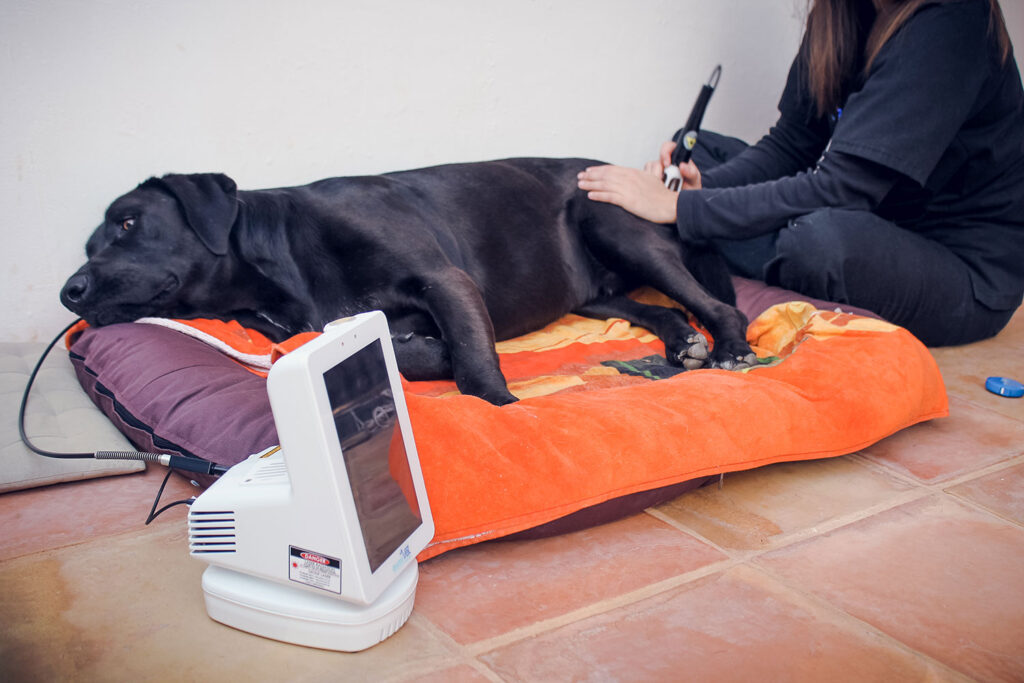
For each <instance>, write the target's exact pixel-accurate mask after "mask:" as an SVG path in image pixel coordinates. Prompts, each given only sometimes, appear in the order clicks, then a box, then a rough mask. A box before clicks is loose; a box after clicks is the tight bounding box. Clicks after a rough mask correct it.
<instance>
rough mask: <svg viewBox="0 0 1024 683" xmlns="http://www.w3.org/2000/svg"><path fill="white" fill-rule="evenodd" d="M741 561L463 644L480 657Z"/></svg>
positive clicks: (716, 565)
mask: <svg viewBox="0 0 1024 683" xmlns="http://www.w3.org/2000/svg"><path fill="white" fill-rule="evenodd" d="M738 564H740V561H739V560H734V559H726V560H721V561H719V562H714V563H712V564H709V565H705V566H703V567H700V568H698V569H694V570H691V571H688V572H684V573H683V574H679V575H677V576H673V577H670V578H667V579H663V580H661V581H657V582H655V583H651V584H648V585H646V586H643V587H641V588H637V589H635V590H632V591H627V592H625V593H621V594H619V595H616V596H613V597H610V598H605V599H603V600H599V601H597V602H594V603H591V604H589V605H585V606H583V607H579V608H576V609H574V610H570V611H569V612H566V613H564V614H560V615H558V616H554V617H550V618H548V619H541V620H539V621H535V622H533V623H531V624H528V625H526V626H520V627H519V628H515V629H512V630H511V631H507V632H505V633H502V634H500V635H497V636H492V637H490V638H485V639H483V640H478V641H476V642H473V643H468V644H466V645H462V646H461V647H462V648H464V650H465V651H466V653H467V654H469V655H471V656H473V657H478V656H480V655H482V654H485V653H487V652H491V651H492V650H496V649H498V648H501V647H505V646H508V645H512V644H514V643H517V642H519V641H523V640H526V639H528V638H532V637H535V636H539V635H543V634H545V633H548V632H551V631H555V630H557V629H559V628H562V627H563V626H569V625H570V624H574V623H576V622H578V621H582V620H584V619H589V618H591V617H595V616H599V615H601V614H605V613H607V612H611V611H613V610H615V609H619V608H621V607H626V606H628V605H632V604H635V603H637V602H640V601H642V600H646V599H648V598H651V597H653V596H655V595H658V594H660V593H664V592H666V591H670V590H672V589H674V588H678V587H680V586H683V585H685V584H687V583H691V582H693V581H696V580H698V579H702V578H705V577H707V576H711V575H713V574H717V573H721V572H725V571H728V570H729V569H731V568H733V567H735V566H737V565H738Z"/></svg>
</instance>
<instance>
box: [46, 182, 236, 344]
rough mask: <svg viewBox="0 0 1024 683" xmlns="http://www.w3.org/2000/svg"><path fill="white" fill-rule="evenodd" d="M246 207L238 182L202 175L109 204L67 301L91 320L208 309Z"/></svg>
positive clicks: (147, 186)
mask: <svg viewBox="0 0 1024 683" xmlns="http://www.w3.org/2000/svg"><path fill="white" fill-rule="evenodd" d="M237 213H238V199H237V196H236V188H235V183H234V181H233V180H231V178H228V177H227V176H225V175H221V174H215V173H200V174H191V175H177V174H172V175H165V176H163V177H162V178H150V179H149V180H147V181H145V182H144V183H142V184H141V185H139V186H138V187H137V188H135V189H134V190H132V191H131V192H129V193H128V194H126V195H123V196H121V197H119V198H118V199H117V200H115V201H114V203H113V204H111V205H110V207H109V208H108V209H107V212H106V216H105V218H104V220H103V223H102V224H100V226H99V227H98V228H96V230H95V231H94V232H93V234H92V236H91V237H90V238H89V241H88V242H87V243H86V247H85V253H86V256H87V257H88V261H87V262H86V264H85V265H84V266H82V267H81V268H79V269H78V272H76V273H75V274H74V275H72V276H71V277H70V278H69V279H68V281H67V283H66V284H65V285H64V289H63V290H62V291H61V294H60V299H61V302H62V303H63V304H64V305H65V306H66V307H67V308H69V309H70V310H71V311H73V312H74V313H76V314H78V315H80V316H81V317H83V318H85V320H86V321H87V322H88V323H89V324H90V325H109V324H111V323H118V322H129V321H132V320H135V319H137V318H141V317H145V316H162V317H190V316H193V315H195V314H197V313H201V312H202V310H203V309H204V307H205V306H206V305H207V303H206V302H207V301H209V300H210V299H211V297H215V296H216V295H217V292H216V291H211V289H215V287H211V285H213V281H212V278H213V277H214V274H215V273H217V272H220V271H222V270H223V268H222V267H221V266H222V263H221V262H222V261H223V260H224V259H225V257H226V255H227V254H228V251H229V248H230V234H231V227H232V225H233V224H234V222H235V218H236V216H237Z"/></svg>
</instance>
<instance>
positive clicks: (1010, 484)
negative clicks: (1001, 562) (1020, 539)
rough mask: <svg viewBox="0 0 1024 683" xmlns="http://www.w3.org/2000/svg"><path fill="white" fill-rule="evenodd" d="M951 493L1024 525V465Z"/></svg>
mask: <svg viewBox="0 0 1024 683" xmlns="http://www.w3.org/2000/svg"><path fill="white" fill-rule="evenodd" d="M949 491H950V492H951V493H955V494H956V495H958V496H961V497H963V498H967V499H968V500H970V501H972V502H974V503H977V504H978V505H981V506H982V507H984V508H987V509H989V510H991V511H992V512H994V513H995V514H997V515H999V516H1001V517H1004V518H1006V519H1010V520H1013V521H1015V522H1017V523H1018V524H1024V463H1022V464H1020V465H1016V466H1014V467H1009V468H1007V469H1005V470H999V471H998V472H993V473H992V474H989V475H987V476H984V477H978V478H977V479H972V480H971V481H967V482H964V483H963V484H960V485H959V486H954V487H953V488H951V489H949ZM1022 570H1024V568H1022Z"/></svg>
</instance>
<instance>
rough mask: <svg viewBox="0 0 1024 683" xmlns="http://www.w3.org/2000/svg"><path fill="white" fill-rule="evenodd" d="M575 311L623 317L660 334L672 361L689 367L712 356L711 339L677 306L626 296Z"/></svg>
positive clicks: (575, 311) (590, 315) (581, 313)
mask: <svg viewBox="0 0 1024 683" xmlns="http://www.w3.org/2000/svg"><path fill="white" fill-rule="evenodd" d="M573 313H576V314H578V315H583V316H586V317H588V318H598V319H605V318H622V319H623V320H628V321H629V322H630V323H632V324H634V325H639V326H640V327H644V328H646V329H648V330H650V331H651V332H653V333H654V334H656V335H658V338H659V339H661V341H662V342H664V344H665V357H666V358H667V359H668V361H669V362H670V363H673V364H675V365H682V366H683V367H684V368H686V369H687V370H695V369H697V368H701V367H704V365H705V364H706V363H707V360H708V340H707V339H706V338H705V337H704V335H703V334H701V333H700V332H698V331H697V330H695V329H694V328H693V326H691V325H690V322H689V321H688V320H687V318H686V314H685V313H683V312H682V311H680V310H679V309H676V308H666V307H664V306H652V305H648V304H642V303H639V302H637V301H633V300H632V299H630V298H627V297H624V296H614V297H607V298H604V299H598V300H595V301H591V302H589V303H586V304H584V305H583V306H580V307H579V308H577V309H575V310H574V311H573Z"/></svg>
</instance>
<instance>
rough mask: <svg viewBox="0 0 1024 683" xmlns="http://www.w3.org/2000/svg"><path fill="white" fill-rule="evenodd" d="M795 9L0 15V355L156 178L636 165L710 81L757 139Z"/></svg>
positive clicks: (274, 4)
mask: <svg viewBox="0 0 1024 683" xmlns="http://www.w3.org/2000/svg"><path fill="white" fill-rule="evenodd" d="M1010 4H1013V3H1012V2H1011V3H1010ZM803 7H804V0H768V1H765V0H758V1H754V0H716V1H711V0H705V1H703V2H700V1H698V0H530V1H527V0H513V1H506V2H496V1H490V0H479V1H472V0H430V1H426V0H421V1H418V2H417V1H413V0H391V2H387V3H385V2H379V1H377V2H374V1H370V0H367V1H365V2H356V1H354V0H334V1H331V0H291V1H290V2H278V1H264V2H255V1H253V2H243V1H242V0H235V1H230V0H174V1H168V0H124V1H122V2H118V1H115V0H91V1H88V0H3V2H2V3H0V211H2V215H3V242H2V243H3V245H4V246H3V248H2V252H0V283H2V284H0V292H2V298H0V301H2V306H3V308H2V313H3V318H4V320H5V321H6V323H5V325H4V327H3V330H2V332H0V340H4V341H9V340H33V339H40V340H41V339H48V338H49V337H50V336H52V335H53V334H55V333H56V332H57V330H59V328H60V327H61V326H62V325H63V324H65V323H66V322H69V321H70V320H71V318H72V316H71V314H70V313H69V312H68V311H66V310H65V309H63V307H62V306H61V305H60V303H59V301H58V293H59V291H60V288H61V286H62V284H63V282H64V280H65V279H66V278H67V277H68V276H69V275H70V274H71V273H72V272H74V270H75V269H77V268H78V266H79V265H81V263H82V262H83V261H84V252H83V247H84V244H85V240H86V237H87V236H88V235H89V233H90V232H91V230H92V228H93V227H95V226H96V225H97V224H98V223H99V221H100V219H101V217H102V214H103V210H104V208H105V207H106V205H107V204H109V203H110V201H112V200H113V199H114V198H115V197H116V196H118V195H120V194H122V193H123V192H126V191H128V190H130V189H131V188H133V187H134V186H135V185H136V184H137V183H138V182H140V181H141V180H143V179H145V178H147V177H149V176H151V175H160V174H163V173H167V172H172V171H174V172H197V171H222V172H225V173H227V174H228V175H230V176H232V177H233V178H235V180H236V181H237V182H238V184H239V186H240V187H242V188H258V187H272V186H279V185H290V184H300V183H305V182H309V181H312V180H315V179H318V178H322V177H327V176H334V175H352V174H361V173H375V172H382V171H387V170H397V169H401V168H411V167H416V166H422V165H428V164H435V163H445V162H450V161H468V160H480V159H490V158H498V157H503V156H526V155H536V156H587V157H595V158H599V159H604V160H607V161H611V162H615V163H621V164H629V165H641V164H642V163H643V162H644V161H645V160H647V159H648V158H652V156H653V154H654V152H655V150H656V148H657V146H658V144H659V143H660V142H661V140H662V139H664V138H666V137H667V136H668V135H669V134H670V133H671V132H672V131H673V130H674V129H675V128H676V127H678V126H679V125H681V123H682V120H683V119H684V118H685V116H686V114H687V112H688V110H689V108H690V106H691V105H692V103H693V99H694V97H695V96H696V93H697V90H698V89H699V86H700V85H701V83H702V82H703V81H704V80H705V79H706V78H707V76H708V74H709V72H710V71H711V68H712V67H713V66H714V65H715V64H716V63H722V64H723V71H724V73H723V77H722V81H721V85H720V88H719V92H718V93H717V94H716V96H715V98H714V99H713V101H712V103H711V106H710V108H709V110H708V114H707V118H706V120H705V124H706V126H708V127H710V128H714V129H717V130H720V131H727V132H731V133H733V134H736V135H739V136H741V137H745V138H746V139H748V140H752V139H756V138H757V137H758V136H759V135H760V134H761V133H762V132H764V131H765V130H766V129H767V126H768V125H769V124H770V123H771V122H772V121H773V120H774V117H775V103H776V101H777V98H778V94H779V92H780V90H781V86H782V82H783V79H784V77H785V73H786V69H787V67H788V65H789V62H790V60H791V58H792V56H793V54H794V52H795V50H796V46H797V42H798V40H799V34H800V30H801V21H802V13H803ZM1018 14H1019V13H1018Z"/></svg>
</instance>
